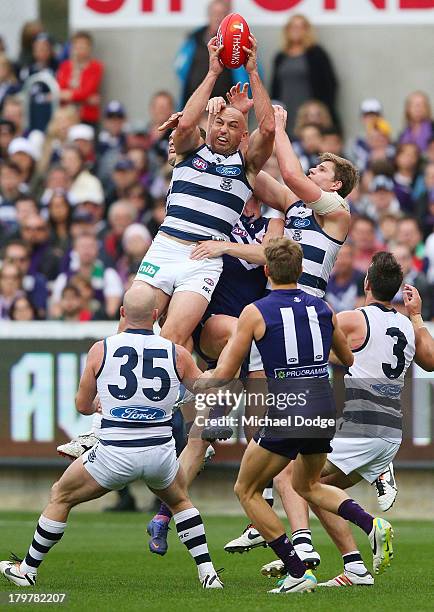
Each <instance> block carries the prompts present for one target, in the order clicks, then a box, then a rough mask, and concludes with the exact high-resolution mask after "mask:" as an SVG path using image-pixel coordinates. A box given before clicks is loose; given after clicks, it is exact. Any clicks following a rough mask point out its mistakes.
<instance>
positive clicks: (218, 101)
mask: <svg viewBox="0 0 434 612" xmlns="http://www.w3.org/2000/svg"><path fill="white" fill-rule="evenodd" d="M225 106H226V100H225V99H224V98H222V97H221V96H216V97H215V98H211V99H210V100H208V104H207V105H206V110H207V111H208V113H209V114H210V115H218V114H219V113H220V112H221V111H222V110H223V109H224V108H225Z"/></svg>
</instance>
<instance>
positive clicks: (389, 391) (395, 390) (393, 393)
mask: <svg viewBox="0 0 434 612" xmlns="http://www.w3.org/2000/svg"><path fill="white" fill-rule="evenodd" d="M371 388H372V389H374V391H376V392H377V393H378V395H382V396H383V397H392V398H394V397H399V394H400V393H401V390H402V387H400V386H399V385H382V384H379V385H371Z"/></svg>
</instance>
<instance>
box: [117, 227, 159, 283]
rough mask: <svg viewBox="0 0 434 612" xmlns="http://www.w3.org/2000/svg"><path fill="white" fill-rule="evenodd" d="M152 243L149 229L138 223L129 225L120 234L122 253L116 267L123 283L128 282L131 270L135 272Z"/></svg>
mask: <svg viewBox="0 0 434 612" xmlns="http://www.w3.org/2000/svg"><path fill="white" fill-rule="evenodd" d="M151 243H152V236H151V234H150V232H149V230H147V229H146V227H144V226H143V225H140V223H132V224H131V225H129V226H128V227H127V228H126V230H125V231H124V233H123V236H122V252H123V255H122V256H121V257H120V258H119V259H118V262H117V265H116V269H117V271H118V273H119V276H120V277H121V279H122V282H123V283H124V287H126V285H127V284H128V279H129V276H130V274H131V270H134V271H135V272H136V273H137V270H138V269H139V266H140V264H141V262H142V259H143V257H144V256H145V255H146V253H147V251H148V249H149V247H150V246H151Z"/></svg>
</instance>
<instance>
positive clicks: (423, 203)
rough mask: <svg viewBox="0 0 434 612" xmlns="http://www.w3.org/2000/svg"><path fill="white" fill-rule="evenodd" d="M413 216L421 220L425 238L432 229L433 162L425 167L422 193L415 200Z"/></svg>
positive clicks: (433, 223) (433, 200)
mask: <svg viewBox="0 0 434 612" xmlns="http://www.w3.org/2000/svg"><path fill="white" fill-rule="evenodd" d="M415 216H416V218H417V219H420V221H421V224H422V227H423V236H424V239H426V238H427V237H428V236H429V235H430V233H431V232H432V231H434V162H430V163H429V164H427V166H426V168H425V172H424V184H423V190H422V195H421V196H420V197H419V198H418V200H417V202H416V206H415Z"/></svg>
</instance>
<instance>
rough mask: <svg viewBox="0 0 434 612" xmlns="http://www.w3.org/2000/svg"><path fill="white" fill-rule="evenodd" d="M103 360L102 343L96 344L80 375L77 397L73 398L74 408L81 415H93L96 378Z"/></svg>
mask: <svg viewBox="0 0 434 612" xmlns="http://www.w3.org/2000/svg"><path fill="white" fill-rule="evenodd" d="M103 359H104V342H102V340H100V341H99V342H96V343H95V344H94V345H93V346H92V347H91V349H90V351H89V353H88V356H87V361H86V366H85V368H84V371H83V374H82V375H81V379H80V384H79V387H78V391H77V395H76V396H75V406H76V408H77V410H78V412H80V413H81V414H94V413H95V411H96V408H97V406H96V404H94V400H95V397H96V376H97V373H98V371H99V370H100V368H101V364H102V362H103Z"/></svg>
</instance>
